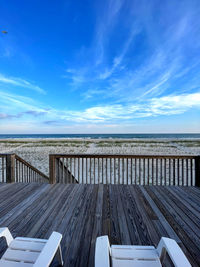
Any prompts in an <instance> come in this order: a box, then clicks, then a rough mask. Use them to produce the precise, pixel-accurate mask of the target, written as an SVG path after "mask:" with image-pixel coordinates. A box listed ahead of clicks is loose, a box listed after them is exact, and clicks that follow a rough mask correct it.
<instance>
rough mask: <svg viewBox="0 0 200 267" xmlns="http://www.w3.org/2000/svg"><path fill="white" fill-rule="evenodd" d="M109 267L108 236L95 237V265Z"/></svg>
mask: <svg viewBox="0 0 200 267" xmlns="http://www.w3.org/2000/svg"><path fill="white" fill-rule="evenodd" d="M102 266H103V267H110V243H109V240H108V236H107V235H105V236H100V237H97V240H96V247H95V267H102Z"/></svg>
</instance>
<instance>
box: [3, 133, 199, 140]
mask: <svg viewBox="0 0 200 267" xmlns="http://www.w3.org/2000/svg"><path fill="white" fill-rule="evenodd" d="M17 138H58V139H59V138H69V139H72V138H74V139H79V138H80V139H135V138H137V139H147V138H148V139H149V138H152V139H157V138H160V139H166V138H167V139H168V138H169V139H193V138H200V133H193V134H190V133H183V134H180V133H178V134H174V133H173V134H172V133H171V134H170V133H167V134H148V133H147V134H139V133H137V134H130V133H129V134H0V139H17Z"/></svg>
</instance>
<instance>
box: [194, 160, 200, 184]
mask: <svg viewBox="0 0 200 267" xmlns="http://www.w3.org/2000/svg"><path fill="white" fill-rule="evenodd" d="M195 186H198V187H200V156H197V157H195Z"/></svg>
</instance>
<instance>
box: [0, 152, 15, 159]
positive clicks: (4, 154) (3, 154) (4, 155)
mask: <svg viewBox="0 0 200 267" xmlns="http://www.w3.org/2000/svg"><path fill="white" fill-rule="evenodd" d="M7 155H15V154H14V153H1V154H0V158H5V157H6V156H7Z"/></svg>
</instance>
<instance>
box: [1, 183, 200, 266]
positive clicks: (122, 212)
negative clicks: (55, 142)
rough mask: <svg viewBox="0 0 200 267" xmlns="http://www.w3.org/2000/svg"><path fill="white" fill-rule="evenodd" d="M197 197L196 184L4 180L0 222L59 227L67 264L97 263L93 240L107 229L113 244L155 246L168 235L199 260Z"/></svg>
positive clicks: (20, 229)
mask: <svg viewBox="0 0 200 267" xmlns="http://www.w3.org/2000/svg"><path fill="white" fill-rule="evenodd" d="M199 201H200V189H198V188H193V187H164V186H163V187H161V186H134V185H77V184H70V185H64V184H55V185H49V184H38V183H31V184H0V227H2V226H8V227H9V228H10V230H11V232H12V233H13V235H14V236H16V235H18V236H19V235H21V236H29V237H40V238H48V237H49V235H50V234H51V232H52V231H59V232H61V233H62V234H63V240H62V250H63V256H64V261H65V266H81V267H82V266H94V253H95V240H96V237H97V236H99V235H104V234H108V235H109V238H110V241H111V243H113V244H114V243H115V244H145V245H148V244H152V245H155V246H156V245H157V243H158V241H159V240H160V237H161V236H168V237H171V238H174V239H176V241H177V242H178V243H179V244H180V246H181V247H182V249H183V250H184V252H185V253H186V255H187V257H188V259H189V260H190V261H191V263H192V265H193V266H200V206H199ZM2 251H3V247H2V246H1V247H0V253H2Z"/></svg>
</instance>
